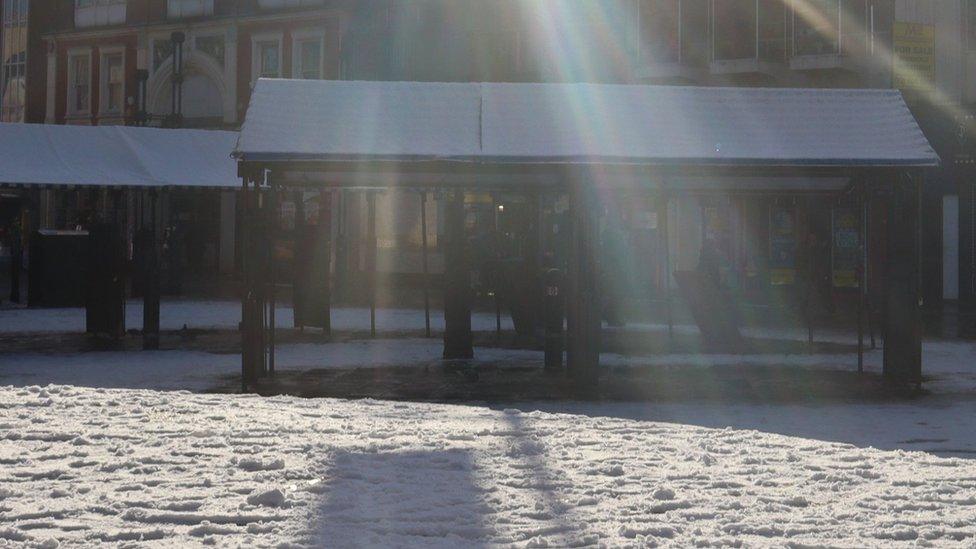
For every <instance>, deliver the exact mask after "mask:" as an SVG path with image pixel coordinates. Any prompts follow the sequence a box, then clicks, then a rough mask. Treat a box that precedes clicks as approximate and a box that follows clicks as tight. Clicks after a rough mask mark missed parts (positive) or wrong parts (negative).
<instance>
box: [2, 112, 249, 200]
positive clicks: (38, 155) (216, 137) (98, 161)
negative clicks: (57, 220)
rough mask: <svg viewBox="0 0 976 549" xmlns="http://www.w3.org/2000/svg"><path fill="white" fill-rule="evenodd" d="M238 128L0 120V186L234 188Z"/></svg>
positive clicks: (236, 185) (238, 181)
mask: <svg viewBox="0 0 976 549" xmlns="http://www.w3.org/2000/svg"><path fill="white" fill-rule="evenodd" d="M236 142H237V132H228V131H210V130H183V129H179V130H173V129H159V128H136V127H131V126H60V125H44V124H0V185H18V186H20V185H43V186H65V185H79V186H109V187H238V186H240V179H238V177H237V163H236V162H235V161H234V159H233V158H231V153H232V152H233V151H234V145H235V144H236Z"/></svg>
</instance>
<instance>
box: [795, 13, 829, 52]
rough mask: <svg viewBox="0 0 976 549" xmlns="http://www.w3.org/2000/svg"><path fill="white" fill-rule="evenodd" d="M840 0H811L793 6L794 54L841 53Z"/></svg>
mask: <svg viewBox="0 0 976 549" xmlns="http://www.w3.org/2000/svg"><path fill="white" fill-rule="evenodd" d="M839 22H840V0H811V1H809V2H804V3H803V4H798V5H795V6H794V7H793V48H794V55H823V54H830V53H839V48H840V45H839V41H838V40H837V29H838V26H839Z"/></svg>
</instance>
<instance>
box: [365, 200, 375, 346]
mask: <svg viewBox="0 0 976 549" xmlns="http://www.w3.org/2000/svg"><path fill="white" fill-rule="evenodd" d="M366 201H367V207H368V210H369V211H368V215H367V218H368V219H367V221H366V222H367V223H368V226H367V228H366V240H367V243H366V270H367V271H368V272H369V335H370V337H376V193H375V192H373V191H369V192H368V194H367V195H366Z"/></svg>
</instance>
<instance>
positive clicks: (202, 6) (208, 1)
mask: <svg viewBox="0 0 976 549" xmlns="http://www.w3.org/2000/svg"><path fill="white" fill-rule="evenodd" d="M185 12H189V13H185ZM213 13H214V0H166V18H167V19H183V18H189V17H205V16H208V15H213Z"/></svg>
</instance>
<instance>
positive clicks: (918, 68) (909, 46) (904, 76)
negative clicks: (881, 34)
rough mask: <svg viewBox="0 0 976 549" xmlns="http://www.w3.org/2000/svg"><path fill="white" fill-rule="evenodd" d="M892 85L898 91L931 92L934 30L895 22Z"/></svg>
mask: <svg viewBox="0 0 976 549" xmlns="http://www.w3.org/2000/svg"><path fill="white" fill-rule="evenodd" d="M892 43H893V46H894V50H895V55H894V64H895V65H894V67H893V71H894V74H893V83H894V87H896V88H898V89H901V90H922V89H927V88H931V87H933V85H934V82H935V27H933V26H932V25H922V24H919V23H903V22H895V24H894V27H893V29H892Z"/></svg>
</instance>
